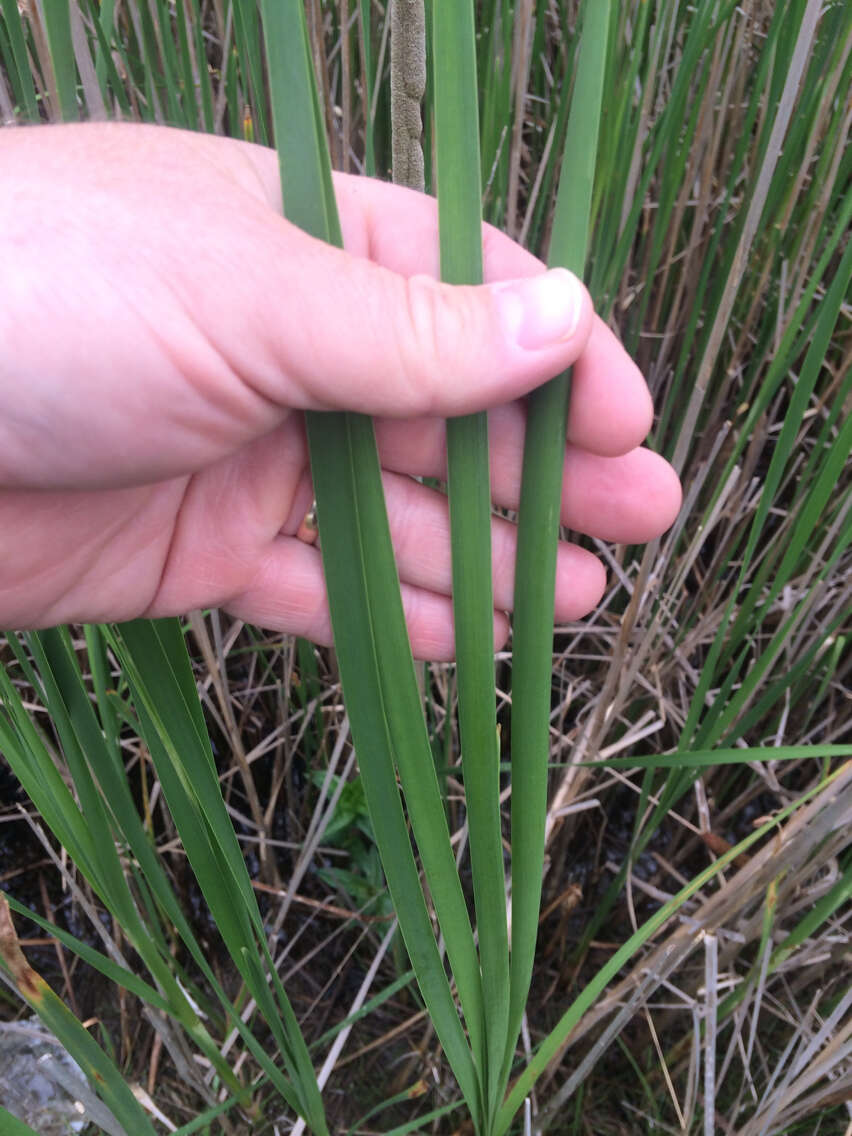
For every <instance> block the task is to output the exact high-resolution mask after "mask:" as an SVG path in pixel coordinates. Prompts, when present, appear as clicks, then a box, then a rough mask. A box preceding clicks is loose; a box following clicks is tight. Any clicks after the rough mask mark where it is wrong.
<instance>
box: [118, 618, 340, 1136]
mask: <svg viewBox="0 0 852 1136" xmlns="http://www.w3.org/2000/svg"><path fill="white" fill-rule="evenodd" d="M110 638H111V644H112V646H113V649H114V650H115V651H116V653H117V655H118V657H119V660H120V662H121V665H122V669H123V671H124V673H125V674H126V676H127V679H128V682H129V684H130V688H131V692H132V695H133V699H134V702H135V704H136V708H137V711H138V713H139V720H140V725H141V729H142V734H143V736H144V737H145V740H146V742H147V743H148V747H149V749H150V751H151V756H152V758H153V760H154V763H155V766H156V768H157V772H158V775H159V777H160V781H161V783H162V786H163V791H164V793H165V795H166V800H167V801H168V804H169V808H170V811H171V813H172V817H173V819H174V822H175V827H176V828H177V830H178V833H179V834H180V837H181V840H182V842H183V844H184V846H185V848H186V852H187V856H188V857H189V860H190V863H191V864H192V867H193V870H194V872H195V874H196V876H197V878H198V881H199V884H200V886H201V889H202V891H203V893H204V897H205V899H206V900H207V903H208V905H209V907H210V910H211V912H212V914H213V916H214V918H215V920H216V925H217V927H218V929H219V932H220V933H221V935H222V938H223V939H224V940H225V943H226V945H227V947H228V950H229V952H230V954H231V957H232V959H233V960H234V962H235V963H236V965H237V966H238V967H239V969H240V972H241V973H242V975H243V978H244V979H245V982H246V984H247V986H248V988H249V990H250V991H251V994H252V996H253V997H254V999H255V1001H256V1002H257V1004H258V1006H259V1008H260V1009H261V1011H262V1013H263V1016H264V1018H265V1020H266V1022H267V1024H268V1026H269V1028H270V1029H271V1030H272V1032H273V1034H274V1036H275V1040H276V1042H277V1044H278V1046H279V1050H280V1052H281V1056H282V1057H283V1058H284V1061H285V1064H286V1066H287V1070H288V1073H289V1075H290V1077H291V1080H292V1084H287V1083H283V1084H282V1083H280V1082H279V1086H278V1087H279V1090H280V1091H282V1094H283V1095H284V1097H285V1099H286V1100H287V1101H288V1103H289V1104H291V1106H292V1107H293V1108H294V1109H296V1110H297V1111H298V1112H299V1113H300V1114H301V1115H303V1116H304V1117H305V1119H306V1120H307V1121H308V1123H309V1124H311V1125H312V1127H313V1128H314V1129H315V1130H316V1131H317V1132H319V1133H326V1132H327V1128H326V1124H325V1117H324V1114H323V1110H322V1102H321V1100H320V1096H319V1089H318V1087H317V1082H316V1076H315V1074H314V1069H313V1065H312V1064H311V1060H310V1056H309V1054H308V1050H307V1046H306V1045H305V1041H304V1038H303V1036H302V1033H301V1030H300V1029H299V1024H298V1021H297V1020H296V1016H295V1014H294V1012H293V1009H292V1006H291V1005H290V1002H289V1000H288V998H287V996H286V993H285V992H284V990H283V987H282V986H281V983H280V980H279V978H278V975H277V972H276V971H275V968H274V966H273V964H272V959H271V958H270V956H269V951H268V947H267V944H266V936H265V932H264V928H263V921H262V919H261V916H260V912H259V911H258V908H257V902H256V900H255V897H254V891H253V889H252V886H251V880H250V879H249V876H248V871H247V869H246V866H245V861H244V860H243V857H242V853H241V851H240V848H239V845H238V844H237V839H236V836H235V834H234V830H233V827H232V825H231V821H230V818H229V817H228V813H227V810H226V808H225V803H224V800H223V799H222V794H221V789H220V786H219V782H218V777H217V774H216V768H215V764H214V761H213V754H212V751H211V749H210V741H209V738H208V735H207V731H206V728H205V726H204V718H203V714H202V711H201V706H200V703H199V701H198V695H197V692H196V688H195V682H194V679H193V676H192V670H191V668H190V665H189V658H188V656H187V653H186V647H185V645H184V641H183V636H182V634H181V630H180V626H179V625H178V623H177V621H176V620H158V621H156V622H150V621H147V620H137V621H134V622H133V623H127V624H123V625H122V626H121V627H120V628H118V629H116V631H115V632H113V633H111V635H110ZM264 966H265V970H264ZM269 979H271V987H272V989H270V986H269ZM273 995H274V997H273Z"/></svg>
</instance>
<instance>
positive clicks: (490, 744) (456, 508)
mask: <svg viewBox="0 0 852 1136" xmlns="http://www.w3.org/2000/svg"><path fill="white" fill-rule="evenodd" d="M433 60H434V78H433V90H434V104H435V145H436V157H437V167H438V218H439V230H440V245H441V277H442V279H444V280H446V281H447V282H448V283H450V284H481V283H482V235H481V233H482V208H481V198H482V190H481V186H480V178H479V111H478V100H477V77H476V42H475V28H474V9H473V3H472V0H434V5H433ZM447 458H448V481H449V498H450V535H451V546H452V565H453V612H454V617H455V640H456V658H457V682H458V695H459V698H458V700H459V732H460V736H461V753H462V767H463V770H464V787H465V802H466V805H467V820H468V827H469V830H470V858H471V866H472V869H473V890H474V900H475V904H476V925H477V930H478V932H479V956H480V966H481V971H482V994H483V1000H484V1010H485V1022H484V1025H485V1045H486V1053H485V1055H483V1058H484V1059H481V1060H480V1064H481V1065H482V1066H483V1067H484V1068H486V1069H487V1078H486V1086H487V1087H486V1094H487V1098H488V1107H489V1110H491V1109H493V1108H494V1107H496V1103H497V1094H498V1093H499V1091H500V1071H501V1068H502V1064H503V1054H504V1053H505V1048H506V1031H507V1027H508V1019H509V1003H508V994H509V941H508V930H507V926H506V895H505V875H504V869H503V842H502V834H501V829H500V771H499V750H498V743H497V736H496V726H495V709H494V703H495V694H494V653H493V625H494V602H493V598H492V586H491V481H490V474H489V458H488V418H487V415H486V414H484V413H481V414H468V415H465V416H464V417H461V418H454V419H450V420H449V421H448V422H447Z"/></svg>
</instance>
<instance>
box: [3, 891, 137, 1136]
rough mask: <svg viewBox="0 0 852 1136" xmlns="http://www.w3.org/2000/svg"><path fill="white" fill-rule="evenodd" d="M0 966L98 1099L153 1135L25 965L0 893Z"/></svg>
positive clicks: (121, 1084)
mask: <svg viewBox="0 0 852 1136" xmlns="http://www.w3.org/2000/svg"><path fill="white" fill-rule="evenodd" d="M0 966H3V967H4V968H5V969H6V970H7V971H8V973H9V974H10V975H11V977H12V980H13V981H14V983H15V985H16V987H17V989H18V992H19V993H20V995H21V997H22V998H24V999H25V1001H26V1002H27V1003H28V1004H29V1005H30V1006H31V1007H32V1009H33V1010H35V1011H36V1013H37V1014H38V1016H39V1017H40V1018H41V1020H42V1021H43V1022H44V1024H45V1025H46V1026H47V1028H48V1029H49V1030H51V1031H52V1032H53V1033H54V1034H55V1035H56V1037H57V1038H58V1039H59V1041H60V1042H61V1043H62V1044H63V1045H64V1046H65V1048H66V1049H67V1050H68V1051H69V1052H71V1053H73V1054H74V1058H75V1060H76V1061H77V1064H78V1065H79V1066H80V1068H81V1069H82V1070H83V1072H84V1073H85V1075H86V1077H87V1078H88V1079H89V1082H90V1083H91V1084H92V1086H93V1087H94V1089H95V1090H96V1092H97V1093H98V1096H100V1098H101V1099H102V1100H103V1102H104V1104H105V1105H106V1106H107V1108H109V1109H110V1110H111V1112H112V1113H113V1115H114V1116H115V1118H116V1120H118V1122H119V1123H120V1124H122V1125H123V1126H124V1127H125V1129H126V1130H127V1132H129V1133H130V1132H132V1133H134V1134H136V1133H138V1134H139V1136H155V1130H154V1128H153V1126H152V1124H151V1122H150V1121H149V1119H148V1117H147V1116H146V1114H145V1111H144V1109H143V1108H142V1106H141V1105H140V1104H139V1102H138V1101H137V1100H136V1098H135V1097H134V1095H133V1093H132V1092H131V1090H130V1086H129V1085H128V1084H127V1083H126V1082H125V1080H124V1077H123V1076H122V1075H121V1073H120V1072H119V1071H118V1069H116V1067H115V1065H113V1063H112V1062H111V1061H110V1060H109V1058H108V1057H107V1056H106V1054H105V1053H104V1051H103V1050H102V1049H101V1048H100V1046H99V1045H98V1044H97V1042H96V1041H95V1040H94V1038H93V1037H91V1035H90V1034H89V1033H88V1031H87V1030H86V1029H84V1027H83V1026H82V1025H81V1023H80V1022H78V1021H77V1019H76V1018H75V1017H74V1015H73V1014H72V1013H71V1011H70V1010H69V1009H68V1007H67V1006H66V1005H65V1003H64V1002H63V1001H62V999H61V998H59V997H58V996H57V995H56V994H55V993H54V991H53V990H51V988H50V987H49V986H48V985H47V983H46V982H45V981H44V979H43V978H42V977H41V975H39V974H37V973H36V971H34V970H33V968H32V967H31V966H30V965H29V964H28V963H27V961H26V959H25V958H24V955H23V952H22V951H21V948H20V944H19V943H18V938H17V935H16V934H15V928H14V926H13V924H12V917H11V915H10V913H9V905H8V904H7V902H6V898H5V896H4V895H3V894H2V893H0Z"/></svg>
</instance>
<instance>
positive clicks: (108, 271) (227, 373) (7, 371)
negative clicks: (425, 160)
mask: <svg viewBox="0 0 852 1136" xmlns="http://www.w3.org/2000/svg"><path fill="white" fill-rule="evenodd" d="M278 179H279V174H278V163H277V158H276V156H275V154H274V153H273V152H272V151H270V150H266V149H264V148H262V147H259V146H249V145H248V144H244V143H239V142H234V141H230V140H226V139H222V138H212V137H205V136H202V135H198V134H188V133H184V132H181V131H176V130H168V129H165V128H157V127H143V126H134V125H85V126H66V127H35V128H25V129H6V130H2V131H0V201H2V202H3V216H4V221H3V225H2V227H0V626H4V627H18V628H23V627H29V628H32V627H45V626H50V625H53V624H57V623H66V622H78V621H91V622H104V621H112V620H118V621H120V620H126V619H131V618H135V617H138V616H147V617H158V616H167V615H179V614H183V613H185V612H187V611H189V610H191V609H193V608H200V607H208V606H220V607H222V608H224V609H226V610H227V611H229V612H231V613H232V614H233V615H235V616H237V617H239V618H241V619H245V620H248V621H250V622H252V623H255V624H258V625H260V626H262V627H265V628H268V629H270V630H275V631H281V632H289V633H292V634H298V635H304V636H306V637H308V638H310V639H312V640H314V641H316V642H319V643H330V642H331V638H332V636H331V626H330V622H329V615H328V605H327V600H326V594H325V585H324V580H323V573H322V561H321V554H320V550H319V548H317V547H316V546H312V545H310V544H307V543H305V542H304V541H303V540H300V539H297V537H296V533H297V531H298V530H299V525H300V523H301V521H302V519H303V517H304V515H305V512H306V510H307V509H308V508H309V506H310V503H311V499H312V496H313V494H312V489H311V482H310V473H309V467H308V456H307V447H306V442H305V432H304V416H303V412H304V411H305V410H324V409H333V408H334V409H345V410H356V411H362V412H364V413H369V414H373V415H375V416H376V417H377V436H378V441H379V449H380V456H381V461H382V467H383V471H384V472H383V476H384V484H385V492H386V496H387V503H388V514H389V519H390V526H391V533H392V536H393V540H394V546H395V550H396V555H397V561H398V565H399V573H400V578H401V581H402V588H403V599H404V604H405V610H406V618H407V621H408V626H409V631H410V634H411V639H412V647H413V649H414V652H415V654H416V655H417V656H418V657H421V658H429V659H435V660H444V659H449V658H452V654H453V635H452V607H451V599H450V596H451V579H450V555H449V537H448V519H447V507H446V500H445V498H444V497H443V496H442V495H440V494H439V493H437V492H435V491H433V490H431V489H428V488H426V487H424V486H422V485H420V484H418V483H417V482H416V481H414V480H413V478H414V477H415V476H430V477H438V478H441V477H444V476H445V472H446V456H445V448H444V424H443V419H444V418H445V417H447V416H449V415H454V414H459V413H467V412H470V411H473V410H480V409H488V410H489V412H490V414H489V421H490V431H491V459H492V462H491V464H492V496H493V500H494V502H495V503H496V504H497V505H500V506H504V507H508V508H512V507H514V506H516V505H517V502H518V495H519V488H520V469H521V454H522V448H523V429H524V396H525V395H526V394H527V393H528V392H529V391H530V390H531V389H532V388H533V387H534V386H536V385H538V384H539V383H541V382H543V381H545V380H546V379H548V378H550V377H551V376H552V375H554V374H556V373H558V372H559V371H561V370H562V369H564V368H565V367H567V366H569V365H571V364H574V386H573V396H572V401H571V413H570V419H569V425H568V436H567V439H566V450H565V467H564V468H565V476H564V482H563V495H562V523H563V524H565V525H566V526H569V527H570V528H571V529H573V530H575V531H579V532H582V533H586V534H589V535H592V536H596V537H599V538H601V539H603V540H607V541H621V542H629V543H640V542H645V541H648V540H651V539H653V538H654V537H656V536H658V535H659V534H661V533H662V532H664V531H665V529H666V528H668V527H669V526H670V525H671V523H672V521H673V520H674V518H675V516H676V514H677V511H678V508H679V506H680V501H681V495H680V486H679V483H678V480H677V477H676V476H675V474H674V471H673V470H672V469H671V468H670V466H669V465H668V464H667V463H666V462H665V461H664V460H663V459H662V458H660V457H659V456H657V455H656V454H654V453H652V452H651V451H650V450H648V449H645V448H642V446H641V443H642V441H643V439H644V438H645V436H646V434H647V432H648V430H649V428H650V425H651V421H652V406H651V400H650V397H649V394H648V390H647V387H646V386H645V382H644V380H643V378H642V376H641V375H640V373H639V371H638V370H637V368H636V367H635V365H634V364H633V363H632V362H631V360H630V359H629V358H628V356H627V355H626V353H625V352H624V350H623V348H622V347H621V346H620V344H619V342H618V340H617V339H616V337H615V336H614V335H613V333H612V332H611V331H610V330H609V329H608V328H607V327H606V326H605V325H604V324H603V323H602V322H601V320H600V319H598V317H597V316H595V315H594V313H593V311H592V306H591V301H590V299H589V297H588V295H587V294H586V292H585V290H584V289H582V288H581V287H580V286H579V285H572V283H571V281H570V279H569V278H567V277H566V276H565V275H564V274H559V273H557V274H556V276H553V275H550V274H548V275H541V274H542V273H543V265H542V264H541V263H540V262H539V261H538V260H536V259H535V258H534V257H532V256H531V255H530V254H529V253H527V252H525V251H524V250H523V249H521V248H520V247H519V246H518V245H516V244H514V243H513V242H512V241H510V240H509V239H508V238H507V237H505V236H503V235H501V234H499V233H498V232H497V231H496V230H494V229H490V228H487V227H486V228H485V229H484V231H483V239H484V253H485V275H486V280H487V281H489V282H490V284H491V285H493V284H494V283H495V282H498V281H502V282H506V281H512V282H513V283H509V284H505V283H504V284H502V285H501V286H500V287H497V288H495V287H493V286H490V285H488V284H487V285H484V286H481V287H479V288H449V287H447V286H444V285H439V284H437V283H435V282H434V278H435V277H437V276H438V252H437V249H438V241H437V211H436V208H435V203H434V201H432V200H431V199H429V198H427V197H425V196H422V195H419V194H415V193H412V192H410V191H408V190H401V189H397V188H395V187H393V186H389V185H387V184H383V183H380V182H376V181H370V180H368V179H364V178H351V177H344V176H340V177H337V178H336V182H335V188H336V193H337V200H338V206H339V210H340V214H341V223H342V227H343V232H344V241H345V245H346V251H345V252H344V251H341V250H338V249H333V248H330V247H328V246H326V245H323V244H321V243H320V242H318V241H315V240H313V239H311V238H310V237H307V236H306V235H305V234H303V233H301V232H300V231H299V230H298V229H296V228H294V227H293V226H292V225H290V224H289V223H288V222H286V221H285V220H284V219H283V218H282V216H281V198H280V191H279V188H278V185H279V181H278ZM572 297H573V300H574V301H575V304H574V307H572V304H571V301H572ZM321 523H322V522H321V518H320V524H321ZM492 534H493V557H494V603H495V613H494V635H495V645H499V644H501V643H502V642H503V641H504V640H505V638H506V636H507V634H508V626H509V624H508V618H507V615H506V613H507V612H509V611H510V610H511V607H512V591H513V583H514V581H513V572H514V549H515V529H514V527H513V526H512V525H511V524H509V523H508V522H507V521H505V520H502V519H498V518H495V520H494V522H493V526H492ZM605 583H606V581H605V572H604V569H603V566H602V565H601V563H600V561H599V560H598V559H597V558H596V557H595V556H594V555H592V553H590V552H588V551H586V550H583V549H580V548H578V547H577V546H576V545H574V544H571V543H569V542H562V543H561V544H560V547H559V552H558V560H557V584H556V619H557V622H562V621H567V620H574V619H578V618H581V617H582V616H584V615H586V614H587V613H588V612H590V611H591V610H593V609H594V607H595V606H596V605H597V604H598V602H599V601H600V599H601V596H602V595H603V592H604V588H605Z"/></svg>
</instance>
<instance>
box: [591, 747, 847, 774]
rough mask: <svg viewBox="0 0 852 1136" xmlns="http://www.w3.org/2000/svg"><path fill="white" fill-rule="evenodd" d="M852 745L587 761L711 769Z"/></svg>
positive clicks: (842, 750) (820, 754)
mask: <svg viewBox="0 0 852 1136" xmlns="http://www.w3.org/2000/svg"><path fill="white" fill-rule="evenodd" d="M850 756H852V745H826V746H821V745H789V746H748V747H745V748H743V749H699V750H684V751H683V752H677V753H662V754H653V755H650V756H647V757H645V756H641V757H608V758H607V759H606V761H585V762H581V764H582V765H592V766H596V767H603V768H606V769H707V768H710V767H712V766H714V765H741V764H743V763H744V762H751V761H799V760H801V759H802V758H803V757H807V758H813V759H814V760H815V761H816V760H820V759H821V758H827V757H850Z"/></svg>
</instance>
